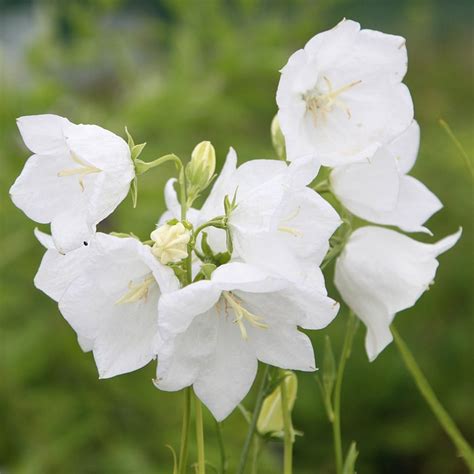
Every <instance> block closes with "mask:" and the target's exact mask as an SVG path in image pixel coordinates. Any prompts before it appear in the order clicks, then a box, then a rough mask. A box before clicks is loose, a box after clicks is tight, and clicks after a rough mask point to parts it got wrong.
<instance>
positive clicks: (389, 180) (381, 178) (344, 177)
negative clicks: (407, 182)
mask: <svg viewBox="0 0 474 474" xmlns="http://www.w3.org/2000/svg"><path fill="white" fill-rule="evenodd" d="M330 182H331V188H332V190H333V191H334V194H335V195H336V196H337V198H338V199H339V200H340V201H341V202H342V204H343V205H344V206H345V207H346V208H347V209H348V210H349V211H351V212H352V213H353V214H356V215H358V216H360V217H363V218H365V215H366V214H367V213H370V212H371V211H391V210H393V209H394V208H395V206H396V204H397V200H398V193H399V186H400V176H399V172H398V168H397V163H396V161H395V158H394V157H393V156H392V155H391V154H390V152H388V151H387V150H386V149H384V148H380V149H379V150H378V151H377V152H376V153H375V155H374V156H373V157H372V158H371V159H370V160H368V161H366V162H361V163H354V164H351V165H346V166H340V167H338V168H335V169H334V170H333V171H332V173H331V176H330Z"/></svg>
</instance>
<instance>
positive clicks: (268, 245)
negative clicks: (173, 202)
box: [199, 149, 341, 279]
mask: <svg viewBox="0 0 474 474" xmlns="http://www.w3.org/2000/svg"><path fill="white" fill-rule="evenodd" d="M236 165H237V156H236V154H235V151H234V150H233V149H231V150H230V152H229V154H228V156H227V160H226V163H225V165H224V168H223V170H222V172H221V174H220V176H219V177H218V179H217V180H216V182H215V184H214V187H213V189H212V191H211V193H210V195H209V197H208V199H207V200H206V202H205V203H204V205H203V207H202V209H201V212H200V215H199V221H200V222H201V223H202V222H205V221H207V220H210V219H212V218H213V217H216V216H218V215H222V214H224V197H225V196H229V198H230V199H233V197H234V196H235V203H236V207H235V209H234V210H233V211H232V212H231V214H230V217H229V220H228V225H229V228H230V232H231V235H232V240H233V243H234V254H233V257H234V258H241V259H242V260H244V261H246V262H248V263H252V264H256V265H258V266H264V267H265V268H267V270H269V271H274V272H275V271H276V272H277V273H279V274H280V275H282V276H285V277H286V278H290V279H295V278H297V277H298V275H299V274H301V273H302V272H303V273H305V272H304V270H306V269H307V268H308V267H312V266H317V265H319V264H320V263H321V261H322V259H323V258H324V256H325V254H326V252H327V250H328V240H329V237H330V236H331V235H332V234H333V232H334V231H335V230H336V228H337V227H338V226H339V225H340V223H341V221H340V218H339V216H338V215H337V213H336V211H335V210H334V209H333V208H332V207H331V206H330V205H329V204H328V202H327V201H325V200H324V199H323V198H322V197H321V196H320V195H319V194H318V193H316V192H315V191H314V190H312V189H310V188H308V187H307V186H306V185H307V184H309V183H310V182H311V181H312V180H313V178H314V177H315V175H316V174H317V169H318V164H317V163H316V162H315V161H314V160H306V159H305V160H300V161H298V162H297V163H292V164H291V165H290V166H288V165H287V164H286V163H284V162H282V161H277V160H252V161H249V162H247V163H244V164H243V165H241V166H240V167H239V168H237V167H236ZM206 231H207V229H206ZM209 242H210V244H211V246H212V247H213V248H214V249H215V250H216V251H223V250H225V235H224V232H223V231H221V230H218V229H214V230H210V231H209Z"/></svg>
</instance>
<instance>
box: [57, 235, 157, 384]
mask: <svg viewBox="0 0 474 474" xmlns="http://www.w3.org/2000/svg"><path fill="white" fill-rule="evenodd" d="M141 246H142V244H141V243H140V242H138V241H137V240H136V239H132V238H127V239H121V238H118V237H113V236H108V235H105V234H97V241H96V242H95V243H94V245H91V248H90V252H91V256H90V257H89V260H88V265H87V267H85V268H84V269H83V272H82V273H81V275H80V276H78V277H77V278H76V279H75V280H74V281H73V282H72V283H71V285H70V286H69V287H68V288H67V290H66V292H65V293H64V295H63V296H62V297H61V299H60V301H59V308H60V311H61V313H62V314H63V316H64V318H65V319H66V320H67V321H68V322H69V324H70V325H71V326H72V327H73V329H74V330H75V331H76V333H77V334H78V337H80V338H81V340H89V341H93V352H94V358H95V360H96V364H97V367H98V370H99V374H100V377H101V378H107V377H113V376H115V375H119V374H122V373H126V372H130V371H132V370H136V369H139V368H140V367H143V366H144V365H145V364H147V363H148V362H149V361H150V360H152V359H153V358H154V357H155V351H154V341H155V336H156V333H157V330H158V297H159V294H160V292H159V288H158V285H157V284H156V282H152V283H151V284H150V285H149V286H148V292H147V294H146V296H144V297H143V298H141V299H139V300H137V301H135V302H130V303H123V304H117V302H118V301H119V299H120V298H121V297H123V296H124V295H125V294H127V292H128V291H130V285H137V284H141V283H143V282H144V281H145V279H146V278H148V277H149V276H150V268H149V267H148V266H147V265H146V264H145V263H144V262H143V260H142V259H141V256H140V253H139V251H138V250H139V248H140V247H141ZM90 346H91V344H88V345H86V348H87V347H90Z"/></svg>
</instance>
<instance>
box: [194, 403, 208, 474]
mask: <svg viewBox="0 0 474 474" xmlns="http://www.w3.org/2000/svg"><path fill="white" fill-rule="evenodd" d="M194 414H195V417H196V445H197V452H198V462H197V474H205V472H206V456H205V453H204V427H203V422H202V404H201V401H200V400H199V399H198V397H196V395H194Z"/></svg>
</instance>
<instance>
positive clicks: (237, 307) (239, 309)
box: [222, 291, 268, 339]
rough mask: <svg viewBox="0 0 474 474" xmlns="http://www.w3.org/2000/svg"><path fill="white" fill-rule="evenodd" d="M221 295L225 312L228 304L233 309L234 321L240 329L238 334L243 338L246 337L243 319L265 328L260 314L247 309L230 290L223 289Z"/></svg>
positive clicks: (257, 326) (265, 325)
mask: <svg viewBox="0 0 474 474" xmlns="http://www.w3.org/2000/svg"><path fill="white" fill-rule="evenodd" d="M222 296H223V297H224V302H225V307H226V312H227V309H228V306H227V305H229V306H230V308H231V309H232V310H233V311H234V313H235V319H234V321H233V322H234V323H235V324H237V326H238V327H239V329H240V334H241V335H242V338H243V339H248V334H247V328H246V327H245V324H244V321H248V322H249V323H250V324H251V325H252V326H254V327H256V328H261V329H266V328H268V325H267V324H265V323H264V322H263V318H262V317H261V316H257V315H255V314H252V313H251V312H250V311H247V310H246V309H245V308H244V307H243V306H242V304H241V301H240V299H239V298H237V296H235V295H234V294H233V293H232V292H231V291H223V292H222Z"/></svg>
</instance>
